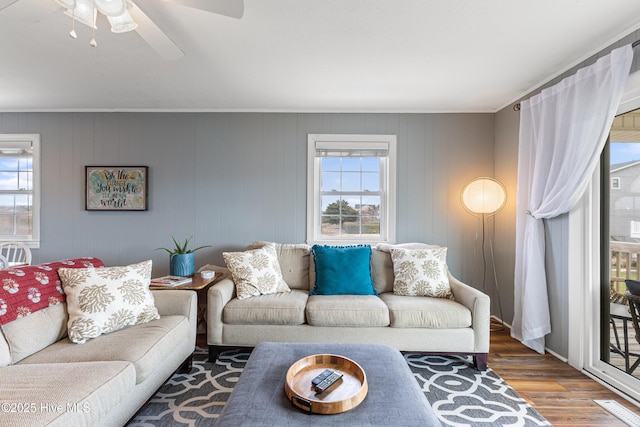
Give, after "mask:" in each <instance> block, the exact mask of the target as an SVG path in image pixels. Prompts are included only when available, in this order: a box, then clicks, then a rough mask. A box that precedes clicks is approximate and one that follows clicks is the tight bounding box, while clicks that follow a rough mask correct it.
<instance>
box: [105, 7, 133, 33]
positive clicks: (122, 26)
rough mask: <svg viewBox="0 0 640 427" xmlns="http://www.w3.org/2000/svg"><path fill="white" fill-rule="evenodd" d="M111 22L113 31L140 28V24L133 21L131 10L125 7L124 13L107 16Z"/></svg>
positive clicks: (124, 31)
mask: <svg viewBox="0 0 640 427" xmlns="http://www.w3.org/2000/svg"><path fill="white" fill-rule="evenodd" d="M107 19H108V20H109V24H111V32H113V33H126V32H127V31H133V30H135V29H136V28H138V24H136V23H135V22H134V21H133V18H131V15H130V14H129V12H128V11H127V10H126V9H125V11H124V12H123V13H121V14H120V15H118V16H107Z"/></svg>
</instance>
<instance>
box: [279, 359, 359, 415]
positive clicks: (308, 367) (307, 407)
mask: <svg viewBox="0 0 640 427" xmlns="http://www.w3.org/2000/svg"><path fill="white" fill-rule="evenodd" d="M325 369H333V370H336V371H340V372H341V373H342V374H343V376H342V378H341V379H339V380H338V382H337V383H336V384H335V385H333V386H332V387H331V388H329V389H328V390H327V391H325V392H324V393H321V394H317V393H316V392H315V390H314V388H313V386H312V385H311V380H312V379H313V378H315V377H316V376H317V375H319V374H320V373H322V371H324V370H325ZM368 390H369V387H368V385H367V376H366V374H365V373H364V371H363V370H362V368H361V367H360V365H358V364H357V363H356V362H354V361H353V360H351V359H347V358H346V357H342V356H336V355H334V354H314V355H312V356H307V357H305V358H303V359H300V360H298V361H297V362H296V363H294V364H293V365H291V367H290V368H289V370H288V371H287V378H286V381H285V384H284V392H285V394H286V395H287V398H288V399H289V401H291V404H292V405H293V406H295V407H296V408H299V409H302V410H303V411H305V412H308V413H312V414H339V413H342V412H346V411H349V410H351V409H353V408H355V407H356V406H358V405H359V404H360V403H361V402H362V401H363V400H364V398H365V397H366V396H367V391H368Z"/></svg>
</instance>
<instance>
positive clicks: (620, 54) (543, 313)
mask: <svg viewBox="0 0 640 427" xmlns="http://www.w3.org/2000/svg"><path fill="white" fill-rule="evenodd" d="M632 59H633V50H632V48H631V46H630V45H629V46H625V47H622V48H619V49H616V50H614V51H613V52H611V53H610V54H609V55H607V56H605V57H603V58H600V59H599V60H598V61H597V62H596V63H595V64H593V65H591V66H589V67H585V68H583V69H581V70H579V71H578V72H577V73H576V74H574V75H572V76H570V77H567V78H566V79H564V80H562V81H561V82H560V83H558V84H557V85H555V86H552V87H550V88H548V89H545V90H543V91H542V92H541V93H540V94H538V95H536V96H534V97H532V98H531V99H529V100H527V101H524V102H522V103H521V110H520V146H519V151H518V190H517V202H516V265H515V277H514V286H515V289H514V318H513V323H512V329H511V336H513V337H514V338H516V339H518V340H520V341H522V342H523V343H524V344H525V345H526V346H528V347H530V348H532V349H534V350H536V351H537V352H539V353H544V344H545V343H544V337H545V335H547V334H548V333H549V332H551V321H550V317H549V300H548V296H547V280H546V270H545V236H544V222H543V219H544V218H553V217H556V216H558V215H561V214H563V213H567V212H569V210H571V208H572V207H573V206H574V205H575V204H576V202H577V201H578V200H579V199H580V198H581V197H582V194H583V193H584V191H585V189H586V187H587V184H588V182H589V179H590V177H591V175H592V174H593V172H594V169H595V167H596V166H597V164H598V159H599V157H600V153H601V152H602V149H603V148H604V144H605V142H606V140H607V135H608V133H609V130H610V128H611V124H612V122H613V118H614V115H615V112H616V109H617V108H618V104H619V103H620V98H621V97H622V92H623V90H624V88H625V84H626V81H627V78H628V76H629V71H630V69H631V62H632Z"/></svg>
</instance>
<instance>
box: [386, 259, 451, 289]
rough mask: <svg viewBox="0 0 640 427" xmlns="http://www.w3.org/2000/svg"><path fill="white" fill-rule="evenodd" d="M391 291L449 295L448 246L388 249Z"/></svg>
mask: <svg viewBox="0 0 640 427" xmlns="http://www.w3.org/2000/svg"><path fill="white" fill-rule="evenodd" d="M391 260H392V261H393V273H394V276H395V281H394V282H393V293H394V294H396V295H408V296H428V297H438V298H451V297H453V294H452V293H451V287H450V286H449V274H448V269H447V248H437V249H401V248H392V249H391Z"/></svg>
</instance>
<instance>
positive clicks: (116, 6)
mask: <svg viewBox="0 0 640 427" xmlns="http://www.w3.org/2000/svg"><path fill="white" fill-rule="evenodd" d="M63 1H69V0H63ZM95 3H96V8H97V9H98V10H99V11H100V12H102V13H103V14H105V15H107V16H108V17H111V16H120V15H122V13H123V12H126V11H127V4H126V3H125V1H124V0H95Z"/></svg>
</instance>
